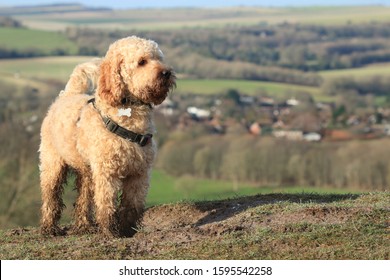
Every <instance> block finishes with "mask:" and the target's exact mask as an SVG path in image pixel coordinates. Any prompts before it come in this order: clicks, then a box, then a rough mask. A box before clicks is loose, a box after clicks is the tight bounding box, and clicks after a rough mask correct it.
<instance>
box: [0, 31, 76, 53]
mask: <svg viewBox="0 0 390 280" xmlns="http://www.w3.org/2000/svg"><path fill="white" fill-rule="evenodd" d="M0 47H3V48H6V49H14V50H27V49H37V50H40V51H42V52H43V53H44V54H50V53H51V52H52V51H54V50H56V49H63V50H66V51H68V53H69V54H75V53H76V51H77V46H76V44H75V43H73V42H71V41H69V40H68V39H67V38H66V37H65V36H64V35H62V34H60V33H57V32H48V31H41V30H31V29H24V28H5V27H0Z"/></svg>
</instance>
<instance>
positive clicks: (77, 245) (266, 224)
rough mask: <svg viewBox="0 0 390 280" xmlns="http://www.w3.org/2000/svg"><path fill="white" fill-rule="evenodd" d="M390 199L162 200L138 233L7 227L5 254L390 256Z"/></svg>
mask: <svg viewBox="0 0 390 280" xmlns="http://www.w3.org/2000/svg"><path fill="white" fill-rule="evenodd" d="M389 202H390V195H389V194H388V193H378V194H368V195H317V194H269V195H258V196H252V197H242V198H235V199H229V200H223V201H213V202H187V203H177V204H168V205H160V206H155V207H151V208H149V209H147V211H146V212H145V215H144V219H143V224H142V226H141V227H140V228H139V231H138V232H137V233H136V234H135V235H134V237H132V238H102V236H100V235H99V234H88V235H80V236H73V235H65V236H58V237H43V236H42V235H40V234H39V230H38V229H37V228H27V229H16V230H10V231H5V232H1V231H0V240H1V242H0V245H1V246H0V249H2V250H0V257H1V258H2V259H21V258H23V259H25V258H26V259H367V258H373V259H388V257H389V253H390V252H389V249H388V248H390V247H389V241H390V240H389V239H388V238H387V237H388V229H389V220H388V217H389V213H390V209H389V208H388V205H389ZM67 228H69V227H65V229H67ZM386 236H387V237H386ZM351 248H355V249H351Z"/></svg>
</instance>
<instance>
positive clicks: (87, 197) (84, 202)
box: [72, 169, 94, 234]
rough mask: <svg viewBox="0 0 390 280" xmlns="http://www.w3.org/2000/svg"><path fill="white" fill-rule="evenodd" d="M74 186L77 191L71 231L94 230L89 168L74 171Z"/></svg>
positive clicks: (86, 231)
mask: <svg viewBox="0 0 390 280" xmlns="http://www.w3.org/2000/svg"><path fill="white" fill-rule="evenodd" d="M76 176H77V179H76V186H77V190H78V192H79V196H78V198H77V202H76V206H75V212H74V217H75V225H74V226H73V228H72V233H74V234H82V233H88V232H93V231H94V222H93V217H92V207H93V193H92V173H91V171H90V170H89V169H85V170H77V171H76Z"/></svg>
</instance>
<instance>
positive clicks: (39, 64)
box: [0, 56, 91, 83]
mask: <svg viewBox="0 0 390 280" xmlns="http://www.w3.org/2000/svg"><path fill="white" fill-rule="evenodd" d="M89 60H91V57H85V56H51V57H39V58H25V59H24V58H23V59H2V60H0V77H1V76H8V77H9V76H14V75H15V74H17V75H18V77H20V78H28V79H32V78H33V79H41V80H44V79H55V80H59V81H61V82H64V83H65V82H66V81H67V80H68V79H69V76H70V74H71V73H72V70H73V68H74V67H75V66H76V65H77V64H79V63H82V62H86V61H89Z"/></svg>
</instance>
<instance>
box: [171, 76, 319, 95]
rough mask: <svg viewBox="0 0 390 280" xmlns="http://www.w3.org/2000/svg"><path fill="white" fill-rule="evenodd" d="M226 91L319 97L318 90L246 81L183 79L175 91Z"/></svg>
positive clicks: (213, 92) (179, 81) (205, 92)
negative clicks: (301, 93)
mask: <svg viewBox="0 0 390 280" xmlns="http://www.w3.org/2000/svg"><path fill="white" fill-rule="evenodd" d="M228 89H237V90H238V91H240V92H242V93H245V94H249V95H256V94H259V93H261V92H267V93H268V94H270V95H281V94H285V93H296V92H307V93H310V94H312V95H313V96H315V97H321V96H320V92H319V88H316V87H309V86H298V85H291V84H283V83H273V82H259V81H247V80H222V79H221V80H207V79H206V80H191V79H183V80H180V79H179V80H178V82H177V91H178V92H183V93H200V94H218V93H221V92H225V91H226V90H228Z"/></svg>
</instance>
